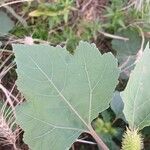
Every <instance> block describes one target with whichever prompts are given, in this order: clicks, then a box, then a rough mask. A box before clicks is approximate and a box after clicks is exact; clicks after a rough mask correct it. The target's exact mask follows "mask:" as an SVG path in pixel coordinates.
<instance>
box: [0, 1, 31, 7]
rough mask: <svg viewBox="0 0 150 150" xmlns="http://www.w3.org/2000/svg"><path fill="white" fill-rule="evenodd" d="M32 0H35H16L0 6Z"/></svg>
mask: <svg viewBox="0 0 150 150" xmlns="http://www.w3.org/2000/svg"><path fill="white" fill-rule="evenodd" d="M31 1H33V0H16V1H12V2H8V3H4V4H1V5H0V8H1V7H4V6H7V5H13V4H17V3H23V2H31Z"/></svg>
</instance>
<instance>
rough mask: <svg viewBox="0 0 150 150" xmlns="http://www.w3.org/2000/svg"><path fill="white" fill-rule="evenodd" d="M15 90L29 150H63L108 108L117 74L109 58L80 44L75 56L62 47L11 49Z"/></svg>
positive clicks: (114, 65) (19, 47) (110, 56)
mask: <svg viewBox="0 0 150 150" xmlns="http://www.w3.org/2000/svg"><path fill="white" fill-rule="evenodd" d="M13 47H14V50H15V51H14V52H15V56H16V63H17V74H18V80H17V86H18V88H19V89H20V90H21V91H22V93H23V94H24V96H25V98H26V99H27V102H25V103H24V104H23V105H21V106H19V107H18V109H17V122H18V124H20V125H21V127H22V128H23V130H24V131H25V135H24V141H25V142H26V143H27V144H28V145H29V147H30V148H31V149H32V150H41V149H42V150H46V149H47V148H48V149H49V150H60V149H62V150H64V149H66V148H68V147H70V146H71V144H72V143H74V142H75V140H76V139H77V138H78V137H79V135H80V134H81V133H82V132H85V131H89V130H90V129H89V127H90V126H91V121H92V120H93V119H94V118H96V117H97V116H98V114H99V112H102V111H103V110H105V109H107V108H108V107H109V103H110V100H111V98H112V95H113V91H114V88H115V86H116V84H117V82H118V81H117V80H118V76H119V70H118V68H117V61H116V59H115V58H114V57H113V55H112V54H111V53H107V54H104V55H101V54H100V52H99V50H98V49H97V48H96V47H95V45H94V44H88V43H86V42H81V43H80V44H79V46H78V47H77V49H76V51H75V54H74V55H71V54H69V52H68V51H67V50H66V49H64V48H61V47H60V46H57V47H52V46H49V45H32V46H29V45H14V46H13Z"/></svg>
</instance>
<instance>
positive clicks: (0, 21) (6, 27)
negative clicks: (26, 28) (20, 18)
mask: <svg viewBox="0 0 150 150" xmlns="http://www.w3.org/2000/svg"><path fill="white" fill-rule="evenodd" d="M13 26H14V23H13V21H12V20H11V19H10V18H9V17H8V16H7V14H6V13H4V12H3V11H0V35H1V34H2V35H4V34H7V33H8V32H9V31H10V30H11V29H12V28H13Z"/></svg>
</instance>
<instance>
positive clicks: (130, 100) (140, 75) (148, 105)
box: [121, 44, 150, 129]
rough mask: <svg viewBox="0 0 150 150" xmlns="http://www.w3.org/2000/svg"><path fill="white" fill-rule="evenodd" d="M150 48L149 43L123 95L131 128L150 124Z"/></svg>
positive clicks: (126, 115)
mask: <svg viewBox="0 0 150 150" xmlns="http://www.w3.org/2000/svg"><path fill="white" fill-rule="evenodd" d="M149 59H150V48H149V44H148V45H147V46H146V48H145V51H144V52H143V56H142V58H141V59H140V60H139V62H138V63H137V64H136V67H135V69H134V71H133V72H132V73H131V76H130V79H129V82H128V84H127V87H126V89H125V91H124V92H122V94H121V96H122V98H123V101H124V114H125V117H126V119H127V121H128V122H129V125H130V127H131V128H138V129H142V128H144V127H145V126H149V125H150V91H149V89H150V63H149Z"/></svg>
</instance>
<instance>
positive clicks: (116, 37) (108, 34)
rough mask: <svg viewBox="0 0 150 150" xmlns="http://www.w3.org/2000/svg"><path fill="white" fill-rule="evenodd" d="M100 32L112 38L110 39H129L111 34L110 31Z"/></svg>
mask: <svg viewBox="0 0 150 150" xmlns="http://www.w3.org/2000/svg"><path fill="white" fill-rule="evenodd" d="M100 33H101V34H103V35H104V36H106V37H109V38H112V39H118V40H123V41H128V40H129V38H126V37H122V36H118V35H112V34H110V33H106V32H103V31H100Z"/></svg>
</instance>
